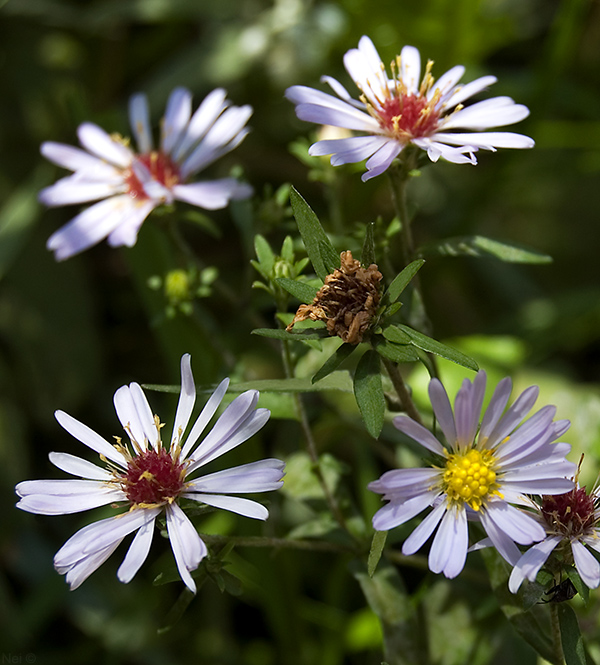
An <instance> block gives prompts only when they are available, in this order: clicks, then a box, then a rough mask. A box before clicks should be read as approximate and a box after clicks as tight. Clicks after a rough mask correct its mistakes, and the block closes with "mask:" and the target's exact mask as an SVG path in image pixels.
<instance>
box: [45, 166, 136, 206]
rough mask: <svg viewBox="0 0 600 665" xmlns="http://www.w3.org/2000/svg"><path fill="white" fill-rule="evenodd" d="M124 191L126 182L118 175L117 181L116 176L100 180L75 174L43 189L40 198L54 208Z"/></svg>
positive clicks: (95, 199) (102, 197)
mask: <svg viewBox="0 0 600 665" xmlns="http://www.w3.org/2000/svg"><path fill="white" fill-rule="evenodd" d="M123 191H125V183H124V182H123V179H122V178H119V177H117V178H116V182H115V178H112V182H111V181H108V182H99V181H91V180H87V179H84V178H82V177H81V176H80V175H78V174H75V175H71V176H68V177H67V178H62V179H61V180H59V181H57V182H55V183H54V184H53V185H50V187H45V188H44V189H42V190H41V191H40V193H39V194H38V199H39V201H40V203H43V204H44V205H45V206H48V207H49V208H53V207H56V206H65V205H74V204H76V203H88V202H90V201H97V200H98V199H105V198H107V197H109V196H113V195H115V194H119V193H121V192H123Z"/></svg>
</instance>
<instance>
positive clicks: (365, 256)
mask: <svg viewBox="0 0 600 665" xmlns="http://www.w3.org/2000/svg"><path fill="white" fill-rule="evenodd" d="M360 262H361V264H362V265H363V266H365V268H367V267H369V266H370V265H371V264H372V263H376V260H375V224H374V223H373V222H371V223H370V224H367V227H366V229H365V241H364V243H363V247H362V254H361V255H360Z"/></svg>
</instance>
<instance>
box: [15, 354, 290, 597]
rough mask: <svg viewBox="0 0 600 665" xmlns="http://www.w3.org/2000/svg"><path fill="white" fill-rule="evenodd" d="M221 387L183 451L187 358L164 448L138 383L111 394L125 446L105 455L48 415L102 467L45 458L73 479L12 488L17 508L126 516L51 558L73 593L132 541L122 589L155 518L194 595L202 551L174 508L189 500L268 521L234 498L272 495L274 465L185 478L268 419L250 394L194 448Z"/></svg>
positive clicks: (80, 432) (94, 527) (102, 443)
mask: <svg viewBox="0 0 600 665" xmlns="http://www.w3.org/2000/svg"><path fill="white" fill-rule="evenodd" d="M228 383H229V382H228V380H227V379H226V380H225V381H223V382H221V384H220V385H219V387H218V388H217V389H216V390H215V392H214V393H213V395H212V396H211V397H210V399H209V400H208V402H207V403H206V406H205V407H204V409H203V410H202V412H201V414H200V415H199V417H198V419H197V420H196V422H195V423H194V425H193V427H192V429H191V431H190V432H189V434H188V436H187V439H186V440H185V443H184V441H183V436H184V433H185V430H186V428H187V425H188V423H189V420H190V416H191V413H192V410H193V408H194V403H195V399H196V389H195V386H194V379H193V376H192V370H191V361H190V356H189V355H188V354H186V355H184V356H183V358H182V359H181V396H180V398H179V404H178V406H177V412H176V414H175V424H174V426H173V434H172V437H171V443H170V445H169V446H168V448H167V447H165V445H164V444H163V442H162V439H161V428H162V425H161V423H160V421H159V419H158V417H157V416H154V415H152V411H151V409H150V406H149V404H148V401H147V400H146V397H145V395H144V392H143V391H142V389H141V387H140V386H139V385H138V384H137V383H132V384H130V385H129V386H123V387H121V388H119V390H117V392H116V393H115V399H114V402H115V408H116V411H117V416H118V417H119V420H120V421H121V424H122V425H123V428H124V429H125V431H126V432H127V435H128V437H129V439H130V442H131V445H130V446H128V445H126V444H125V443H123V441H122V440H121V439H120V438H119V437H116V443H115V444H113V445H111V444H110V443H108V441H106V440H105V439H103V438H102V437H101V436H100V435H99V434H96V433H95V432H94V431H92V430H91V429H90V428H88V427H86V426H85V425H84V424H83V423H80V422H79V421H77V420H75V418H72V417H71V416H69V415H68V414H66V413H64V412H63V411H57V412H56V419H57V420H58V422H59V423H60V424H61V425H62V426H63V427H64V428H65V429H66V430H67V431H68V432H69V433H70V434H72V435H73V436H74V437H75V438H77V439H79V440H80V441H81V442H82V443H84V444H85V445H86V446H88V447H89V448H91V449H92V450H94V451H95V452H97V453H98V454H99V455H100V459H101V460H102V461H103V462H105V463H108V467H107V468H103V467H100V466H97V465H96V464H93V463H91V462H88V461H86V460H84V459H82V458H79V457H75V456H74V455H70V454H67V453H55V452H53V453H50V461H51V462H52V463H53V464H54V465H55V466H56V467H58V468H59V469H61V470H63V471H66V472H67V473H70V474H72V475H75V476H78V477H79V479H78V480H26V481H24V482H22V483H19V484H18V485H17V487H16V492H17V494H18V495H19V496H20V497H21V499H20V501H19V503H18V504H17V506H18V507H19V508H21V509H22V510H26V511H28V512H31V513H38V514H42V515H64V514H68V513H76V512H80V511H82V510H88V509H90V508H96V507H98V506H106V505H111V506H113V507H117V504H119V503H121V504H124V505H125V506H126V507H127V508H128V510H127V512H124V513H123V512H122V513H119V514H118V515H115V516H114V517H109V518H107V519H103V520H100V521H99V522H95V523H93V524H90V525H89V526H86V527H84V528H83V529H81V530H80V531H78V532H77V533H76V534H75V535H74V536H72V537H71V538H70V539H69V540H68V541H67V542H66V543H65V544H64V545H63V547H61V549H60V550H59V551H58V552H57V554H56V556H55V557H54V566H55V568H56V570H57V571H58V572H59V573H61V574H66V578H67V582H68V583H69V585H70V586H71V588H72V589H75V588H77V587H78V586H79V585H80V584H81V583H82V582H83V581H84V580H86V579H87V578H88V577H89V575H91V574H92V573H93V572H94V571H95V570H96V569H97V568H98V567H99V566H100V565H101V564H102V563H104V561H106V559H108V557H109V556H110V555H111V554H112V553H113V551H114V550H115V549H116V548H117V547H118V545H119V544H120V543H121V541H122V540H123V538H125V537H126V536H127V535H128V534H130V533H133V532H134V531H135V532H137V533H136V535H135V538H134V539H133V541H132V543H131V545H130V547H129V550H128V552H127V555H126V556H125V559H124V560H123V563H122V564H121V566H120V568H119V570H118V573H117V576H118V578H119V579H120V580H121V582H129V581H130V580H131V579H132V578H133V577H134V575H135V574H136V573H137V571H138V570H139V568H140V567H141V565H142V564H143V563H144V561H145V559H146V557H147V555H148V552H149V549H150V545H151V542H152V536H153V533H154V525H155V522H156V519H157V517H159V515H161V514H162V513H164V514H165V517H166V524H167V533H168V535H169V539H170V541H171V547H172V549H173V554H174V556H175V561H176V564H177V568H178V570H179V574H180V575H181V578H182V579H183V581H184V583H185V584H186V586H187V587H188V588H189V589H191V590H192V591H195V590H196V585H195V583H194V580H193V578H192V576H191V574H190V571H192V570H195V569H196V568H197V567H198V564H199V563H200V561H201V560H202V559H203V558H204V557H205V556H206V554H207V548H206V545H205V544H204V543H203V541H202V539H201V538H200V536H199V535H198V533H197V531H196V529H195V528H194V526H193V524H192V523H191V521H190V520H189V518H188V517H187V516H186V514H185V512H184V511H183V510H182V508H181V507H180V506H179V501H180V500H181V499H191V500H193V501H198V502H201V503H203V504H206V505H207V506H213V507H215V508H223V509H225V510H230V511H232V512H234V513H238V514H239V515H244V516H245V517H252V518H254V519H260V520H265V519H267V517H268V515H269V512H268V510H267V509H266V508H265V507H264V506H263V505H261V504H260V503H257V502H256V501H251V500H250V499H246V498H242V497H239V496H236V495H238V494H241V493H252V492H267V491H271V490H276V489H279V487H281V485H282V478H283V475H284V466H285V465H284V463H283V462H281V461H280V460H278V459H264V460H260V461H258V462H251V463H249V464H243V465H241V466H237V467H233V468H230V469H224V470H223V471H217V472H215V473H211V474H208V475H205V476H200V477H195V478H194V477H192V474H194V472H195V471H197V470H198V469H199V468H200V467H202V466H204V465H205V464H208V463H209V462H211V461H212V460H214V459H216V458H217V457H219V456H220V455H222V454H224V453H226V452H227V451H229V450H231V449H233V448H235V447H236V446H238V445H240V444H241V443H243V442H244V441H246V440H247V439H249V438H250V437H251V436H252V435H254V434H255V433H256V432H257V431H258V430H260V429H261V428H262V427H263V425H264V424H265V423H266V422H267V420H268V419H269V415H270V413H269V411H268V410H267V409H257V408H256V403H257V401H258V392H257V391H256V390H249V391H247V392H245V393H243V394H241V395H239V396H238V397H236V399H235V400H233V402H232V403H231V404H230V405H229V406H228V407H227V408H226V409H225V411H224V412H223V414H222V415H221V417H220V418H219V419H218V420H217V422H216V424H215V426H214V427H213V429H212V430H211V431H210V433H209V434H208V435H207V436H206V437H205V438H204V440H203V441H202V443H201V444H200V445H199V446H197V447H196V443H197V442H198V440H199V438H200V436H201V434H202V432H203V431H204V429H205V428H206V426H207V425H208V423H209V421H210V420H211V418H212V417H213V415H214V414H215V411H216V410H217V408H218V406H219V404H220V402H221V400H222V399H223V396H224V394H225V392H226V390H227V386H228ZM232 495H233V496H232Z"/></svg>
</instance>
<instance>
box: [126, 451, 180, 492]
mask: <svg viewBox="0 0 600 665" xmlns="http://www.w3.org/2000/svg"><path fill="white" fill-rule="evenodd" d="M183 479H184V465H183V464H179V463H178V462H176V461H175V460H173V458H172V457H171V455H169V453H168V452H167V451H166V450H162V449H161V450H160V451H159V452H156V451H155V450H147V451H146V452H144V453H142V454H141V455H136V456H135V457H134V458H133V459H132V460H131V461H130V462H129V464H128V465H127V474H126V475H125V476H124V478H123V490H124V492H125V494H126V495H127V498H128V499H129V500H130V501H131V503H133V504H148V505H156V504H159V505H160V504H163V503H166V502H168V501H169V500H171V499H174V498H176V497H177V496H179V494H181V491H182V490H183V487H184V481H183Z"/></svg>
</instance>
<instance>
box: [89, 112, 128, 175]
mask: <svg viewBox="0 0 600 665" xmlns="http://www.w3.org/2000/svg"><path fill="white" fill-rule="evenodd" d="M77 136H78V137H79V140H80V141H81V145H82V146H83V147H84V148H85V149H86V150H87V151H88V152H90V153H92V155H96V157H100V159H104V160H105V161H107V162H108V163H109V164H114V165H115V166H118V167H119V168H122V169H126V168H128V167H129V166H130V165H131V161H132V159H133V153H132V152H131V150H130V149H129V148H127V147H126V146H125V145H123V144H122V143H119V142H118V141H116V140H115V139H113V138H112V137H111V136H110V135H109V134H107V133H106V132H105V131H104V130H103V129H102V128H100V127H98V125H94V124H93V123H91V122H84V123H83V124H82V125H79V127H78V128H77Z"/></svg>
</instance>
